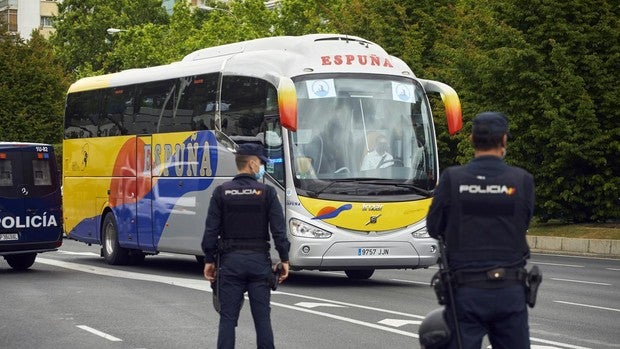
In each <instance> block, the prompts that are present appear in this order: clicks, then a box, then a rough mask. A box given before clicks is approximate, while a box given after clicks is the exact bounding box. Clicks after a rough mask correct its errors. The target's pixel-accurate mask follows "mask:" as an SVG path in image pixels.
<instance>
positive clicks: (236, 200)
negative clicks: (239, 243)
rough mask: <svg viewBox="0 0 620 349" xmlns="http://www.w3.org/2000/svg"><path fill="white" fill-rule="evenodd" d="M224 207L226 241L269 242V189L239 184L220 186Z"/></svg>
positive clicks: (223, 236)
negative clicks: (259, 240)
mask: <svg viewBox="0 0 620 349" xmlns="http://www.w3.org/2000/svg"><path fill="white" fill-rule="evenodd" d="M220 189H221V198H222V206H223V207H222V208H223V210H222V211H223V217H222V218H223V223H224V224H223V225H224V227H223V228H224V229H223V232H222V238H223V239H235V240H258V239H261V240H263V241H266V240H269V230H268V227H267V222H268V220H267V212H268V211H267V210H268V208H267V186H266V185H264V184H262V183H258V182H254V183H252V184H249V185H243V186H240V185H239V183H236V182H235V181H230V182H227V183H224V184H222V185H221V186H220Z"/></svg>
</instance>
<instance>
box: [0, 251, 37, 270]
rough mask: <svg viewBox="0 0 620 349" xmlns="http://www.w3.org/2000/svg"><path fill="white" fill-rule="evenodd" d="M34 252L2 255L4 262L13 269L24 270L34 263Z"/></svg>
mask: <svg viewBox="0 0 620 349" xmlns="http://www.w3.org/2000/svg"><path fill="white" fill-rule="evenodd" d="M35 258H37V254H36V253H23V254H12V255H9V256H4V259H6V262H7V263H9V265H10V266H11V268H13V269H15V270H26V269H28V268H30V267H31V266H32V265H33V264H34V260H35Z"/></svg>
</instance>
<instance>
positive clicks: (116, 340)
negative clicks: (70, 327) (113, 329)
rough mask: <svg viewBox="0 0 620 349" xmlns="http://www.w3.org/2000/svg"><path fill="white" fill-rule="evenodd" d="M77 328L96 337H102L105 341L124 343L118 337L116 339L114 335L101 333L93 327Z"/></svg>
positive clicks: (78, 326) (81, 326) (82, 326)
mask: <svg viewBox="0 0 620 349" xmlns="http://www.w3.org/2000/svg"><path fill="white" fill-rule="evenodd" d="M76 327H77V328H80V329H82V330H84V331H88V332H90V333H92V334H94V335H97V336H99V337H101V338H105V339H107V340H109V341H112V342H122V341H123V340H122V339H120V338H116V337H114V336H112V335H109V334H107V333H105V332H101V331H99V330H96V329H94V328H92V327H88V326H86V325H77V326H76Z"/></svg>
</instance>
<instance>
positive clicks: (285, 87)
mask: <svg viewBox="0 0 620 349" xmlns="http://www.w3.org/2000/svg"><path fill="white" fill-rule="evenodd" d="M278 108H279V109H280V124H282V126H284V128H286V129H289V130H291V131H297V92H296V91H295V83H293V80H291V79H289V78H287V77H280V82H279V84H278Z"/></svg>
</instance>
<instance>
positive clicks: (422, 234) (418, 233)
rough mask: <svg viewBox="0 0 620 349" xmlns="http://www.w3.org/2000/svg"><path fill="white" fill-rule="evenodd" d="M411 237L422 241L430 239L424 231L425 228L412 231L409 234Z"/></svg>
mask: <svg viewBox="0 0 620 349" xmlns="http://www.w3.org/2000/svg"><path fill="white" fill-rule="evenodd" d="M411 235H413V238H414V239H424V238H430V237H431V236H430V235H428V230H426V226H424V227H422V228H420V229H418V230H416V231H414V232H413V233H411Z"/></svg>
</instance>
